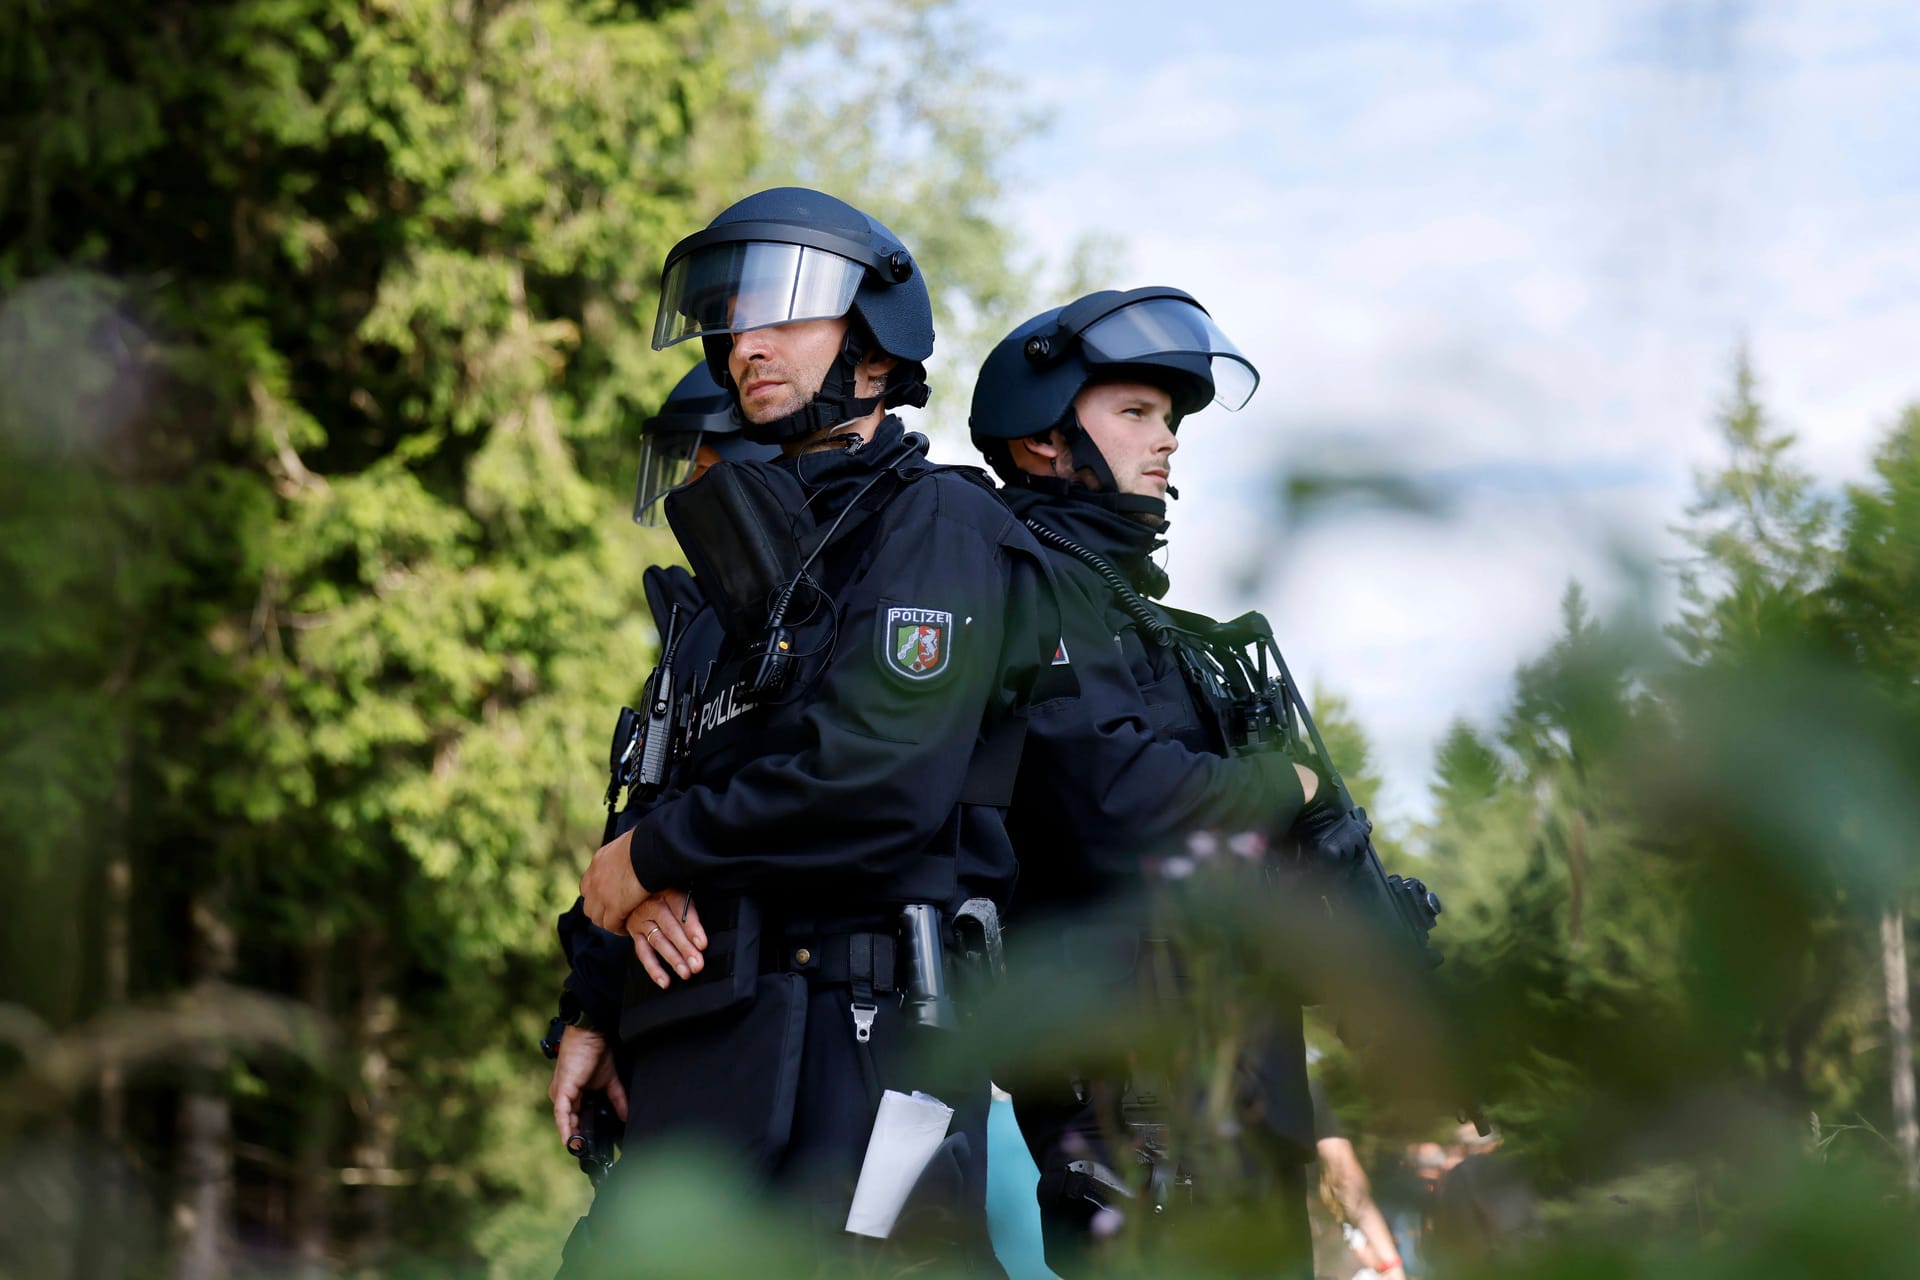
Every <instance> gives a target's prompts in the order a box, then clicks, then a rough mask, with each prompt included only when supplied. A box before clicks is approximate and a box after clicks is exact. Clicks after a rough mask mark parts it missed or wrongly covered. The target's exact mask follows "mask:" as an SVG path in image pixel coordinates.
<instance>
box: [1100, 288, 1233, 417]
mask: <svg viewBox="0 0 1920 1280" xmlns="http://www.w3.org/2000/svg"><path fill="white" fill-rule="evenodd" d="M1080 345H1081V349H1082V350H1083V351H1084V352H1085V353H1086V355H1087V357H1088V361H1089V363H1095V364H1135V363H1144V362H1147V361H1148V360H1149V359H1150V358H1151V357H1153V356H1165V355H1196V356H1204V357H1207V359H1208V365H1209V368H1210V369H1211V371H1212V374H1213V398H1214V400H1216V401H1217V402H1218V403H1220V404H1221V405H1223V406H1225V407H1226V408H1228V409H1239V408H1241V407H1243V406H1244V405H1245V404H1246V403H1247V401H1249V400H1251V399H1252V398H1253V391H1254V388H1255V387H1258V386H1259V385H1260V371H1259V370H1258V369H1255V368H1254V367H1253V361H1251V360H1249V359H1247V358H1246V357H1245V356H1244V355H1242V354H1240V348H1238V347H1236V346H1234V345H1233V342H1232V340H1231V339H1229V338H1228V337H1227V335H1226V334H1224V333H1222V332H1221V331H1220V326H1219V325H1217V324H1215V323H1214V322H1213V317H1212V316H1209V315H1208V314H1207V313H1206V312H1205V311H1202V310H1201V309H1200V308H1199V307H1198V306H1196V305H1195V304H1193V303H1191V302H1188V301H1185V300H1184V299H1181V298H1149V299H1147V300H1146V301H1144V302H1135V303H1132V304H1131V305H1129V306H1125V307H1122V308H1120V309H1119V310H1118V311H1114V312H1110V313H1108V314H1107V315H1104V316H1101V317H1100V318H1099V319H1098V320H1096V321H1094V322H1093V323H1092V324H1090V325H1088V326H1087V327H1086V329H1085V330H1083V331H1082V332H1081V334H1080Z"/></svg>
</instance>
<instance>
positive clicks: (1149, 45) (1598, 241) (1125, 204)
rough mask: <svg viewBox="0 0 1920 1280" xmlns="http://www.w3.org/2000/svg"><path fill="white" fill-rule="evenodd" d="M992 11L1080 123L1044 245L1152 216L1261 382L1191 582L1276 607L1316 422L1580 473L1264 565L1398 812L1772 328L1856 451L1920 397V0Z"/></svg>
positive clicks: (1147, 277) (1068, 138)
mask: <svg viewBox="0 0 1920 1280" xmlns="http://www.w3.org/2000/svg"><path fill="white" fill-rule="evenodd" d="M979 12H980V13H981V15H982V17H983V18H984V20H985V21H987V23H988V24H989V26H990V28H992V29H993V30H994V31H996V32H997V33H998V34H999V36H1000V41H999V43H998V47H999V49H1000V50H1001V56H1002V60H1003V66H1004V67H1005V68H1006V69H1008V70H1009V71H1011V72H1013V73H1014V74H1015V75H1016V76H1017V77H1018V78H1019V79H1020V80H1021V81H1022V82H1023V85H1024V87H1025V89H1026V91H1027V92H1028V93H1029V94H1030V95H1031V96H1032V97H1033V98H1035V99H1036V100H1037V101H1038V102H1039V103H1041V104H1042V106H1043V107H1044V109H1045V111H1046V114H1047V115H1048V117H1049V118H1050V120H1051V121H1052V124H1053V130H1052V132H1051V133H1050V134H1049V135H1047V136H1046V137H1044V138H1041V139H1039V140H1037V141H1035V142H1034V143H1033V144H1032V145H1031V146H1030V148H1029V149H1028V150H1027V152H1026V153H1025V154H1023V155H1022V156H1021V157H1019V162H1018V163H1019V168H1020V170H1021V172H1022V173H1023V174H1025V175H1026V176H1027V178H1028V183H1027V186H1026V189H1025V191H1024V194H1023V196H1022V198H1021V199H1020V200H1019V201H1018V204H1017V209H1016V214H1017V217H1018V219H1019V221H1020V224H1021V225H1022V226H1023V227H1024V228H1025V229H1026V232H1027V234H1028V237H1029V241H1030V243H1031V245H1032V246H1033V247H1034V248H1036V249H1039V250H1041V251H1044V252H1047V253H1049V254H1051V255H1052V256H1054V257H1055V258H1056V259H1057V258H1060V257H1063V256H1064V255H1065V253H1066V252H1067V250H1068V248H1069V247H1070V246H1071V245H1072V244H1073V243H1074V241H1075V240H1076V239H1078V238H1079V237H1080V236H1081V235H1084V234H1086V233H1089V232H1104V233H1109V234H1115V235H1118V236H1120V237H1122V238H1123V239H1124V241H1125V242H1126V244H1127V246H1128V252H1129V256H1130V270H1129V272H1128V278H1127V279H1125V280H1121V281H1115V282H1114V283H1115V284H1116V285H1133V284H1144V283H1169V284H1178V285H1181V286H1182V287H1185V288H1188V289H1190V290H1192V291H1193V292H1194V293H1195V294H1196V295H1197V296H1199V297H1200V298H1201V299H1202V300H1203V301H1204V302H1205V303H1206V304H1207V305H1208V306H1209V308H1210V309H1211V310H1213V312H1214V313H1215V315H1216V317H1217V318H1218V319H1219V320H1220V321H1221V323H1222V326H1223V327H1224V328H1225V329H1226V330H1227V332H1228V333H1230V334H1232V335H1234V337H1235V339H1236V341H1237V342H1239V344H1240V345H1241V347H1242V348H1243V349H1245V350H1246V351H1247V352H1248V353H1249V354H1250V355H1252V356H1253V358H1254V359H1255V360H1256V361H1257V362H1258V363H1259V364H1260V366H1261V368H1262V372H1263V374H1264V375H1265V381H1264V383H1263V386H1262V389H1261V392H1260V394H1259V396H1258V397H1257V398H1256V399H1255V401H1254V404H1253V405H1252V406H1250V407H1249V409H1248V410H1247V411H1246V412H1245V413H1243V414H1241V415H1239V418H1238V419H1237V420H1234V419H1228V418H1227V417H1226V416H1225V415H1224V414H1220V413H1218V412H1217V411H1216V412H1214V413H1210V414H1208V415H1206V416H1204V417H1201V418H1198V419H1196V420H1195V421H1194V422H1193V424H1192V426H1191V427H1190V429H1189V430H1188V431H1187V432H1186V433H1184V435H1185V437H1186V439H1185V441H1184V442H1183V448H1182V452H1181V455H1180V457H1179V459H1178V460H1177V470H1178V473H1179V474H1178V475H1177V476H1176V483H1179V484H1180V485H1181V486H1182V488H1183V489H1184V490H1185V491H1186V493H1187V495H1188V496H1187V498H1186V500H1185V501H1183V502H1182V503H1181V504H1180V508H1179V510H1178V516H1177V519H1178V523H1177V524H1176V527H1175V539H1176V545H1175V548H1174V557H1173V560H1172V568H1173V570H1174V572H1175V581H1176V590H1175V601H1176V603H1180V602H1184V603H1188V604H1190V605H1193V606H1196V607H1200V608H1203V609H1209V610H1213V611H1232V610H1235V609H1237V608H1240V607H1243V606H1244V604H1245V603H1246V601H1244V600H1243V599H1242V598H1241V597H1239V596H1238V595H1237V594H1236V592H1235V589H1234V578H1235V574H1236V573H1237V572H1238V571H1239V569H1240V567H1241V565H1242V564H1243V563H1244V556H1241V558H1235V557H1236V556H1238V555H1240V553H1242V552H1245V551H1246V550H1248V549H1249V548H1251V547H1253V546H1254V545H1256V544H1257V542H1258V540H1259V539H1260V538H1261V537H1272V536H1273V526H1272V525H1271V524H1270V523H1266V522H1264V518H1263V511H1262V502H1261V495H1262V491H1264V490H1271V489H1273V488H1276V487H1277V486H1278V483H1279V479H1278V475H1277V474H1276V470H1275V469H1277V468H1279V467H1281V466H1283V465H1299V464H1300V461H1301V453H1300V450H1301V449H1302V448H1303V447H1305V446H1309V445H1311V446H1312V447H1320V446H1321V445H1324V444H1325V443H1326V442H1327V441H1329V440H1344V441H1345V442H1346V447H1347V448H1348V449H1349V450H1352V449H1363V450H1368V451H1370V455H1371V456H1370V461H1371V463H1372V464H1374V465H1384V466H1396V467H1402V468H1413V469H1416V470H1427V469H1432V468H1444V467H1452V468H1465V469H1466V470H1465V471H1464V472H1460V473H1459V474H1465V475H1468V476H1472V475H1476V474H1478V475H1481V476H1483V477H1484V476H1495V477H1497V476H1500V475H1508V476H1522V477H1531V478H1532V480H1533V482H1534V483H1535V484H1537V485H1548V486H1554V487H1557V490H1558V491H1556V492H1541V493H1524V492H1523V493H1520V494H1516V493H1514V492H1512V491H1511V489H1510V488H1506V489H1503V488H1501V487H1500V486H1499V485H1498V484H1494V483H1485V482H1483V483H1482V485H1481V487H1479V488H1475V489H1473V490H1471V491H1470V492H1468V493H1467V494H1466V495H1465V496H1464V498H1463V504H1464V505H1463V507H1462V509H1461V512H1460V513H1459V516H1458V519H1457V520H1456V521H1454V522H1453V523H1449V524H1444V525H1438V526H1435V525H1412V524H1409V523H1407V522H1405V521H1403V520H1399V519H1389V518H1377V519H1370V520H1368V519H1359V518H1355V519H1351V520H1348V521H1344V522H1342V523H1340V524H1338V525H1330V526H1326V527H1321V528H1316V529H1314V530H1312V531H1310V532H1308V533H1307V534H1304V535H1302V536H1300V537H1299V538H1298V539H1297V540H1295V541H1294V542H1293V543H1290V544H1289V545H1287V546H1284V547H1278V548H1275V549H1274V550H1273V552H1272V554H1273V556H1274V558H1276V559H1277V560H1279V561H1280V562H1281V563H1282V564H1283V565H1284V566H1285V568H1286V573H1285V575H1284V576H1283V577H1282V578H1281V579H1277V580H1275V582H1274V583H1273V584H1272V585H1271V586H1270V587H1269V589H1268V592H1267V594H1266V595H1265V596H1264V597H1263V598H1264V599H1266V600H1267V601H1268V602H1269V603H1271V604H1272V605H1273V606H1274V607H1275V608H1276V609H1278V610H1280V611H1281V612H1283V613H1285V614H1288V615H1290V616H1296V617H1297V616H1302V615H1304V614H1305V613H1308V612H1311V613H1312V614H1313V617H1312V619H1311V621H1310V623H1287V622H1282V620H1281V618H1280V617H1279V616H1276V619H1275V620H1276V622H1278V623H1281V628H1280V629H1281V632H1282V635H1283V637H1296V638H1294V639H1292V640H1290V643H1291V644H1293V645H1294V646H1295V648H1296V651H1297V652H1298V654H1299V656H1300V664H1301V665H1302V666H1303V667H1307V668H1309V669H1310V670H1311V671H1312V672H1313V673H1314V674H1316V675H1321V676H1323V677H1324V678H1325V679H1326V680H1327V681H1328V683H1329V684H1330V685H1332V686H1333V687H1336V688H1339V689H1341V690H1343V691H1345V692H1347V693H1349V694H1350V695H1351V696H1352V698H1353V700H1354V703H1355V706H1356V709H1357V710H1358V711H1359V712H1360V714H1361V716H1362V718H1363V720H1364V721H1365V723H1366V724H1367V725H1368V727H1369V729H1370V730H1371V731H1372V732H1373V733H1374V734H1375V736H1376V737H1377V738H1379V739H1380V745H1381V749H1382V752H1383V755H1384V757H1385V758H1386V760H1387V762H1388V764H1389V767H1390V782H1391V784H1392V797H1393V800H1394V803H1395V804H1396V805H1402V806H1409V807H1414V808H1418V807H1419V806H1420V805H1421V804H1423V803H1424V801H1423V796H1424V770H1425V766H1426V759H1427V752H1428V750H1429V749H1430V746H1431V743H1432V741H1433V739H1434V737H1435V736H1436V735H1437V734H1438V732H1439V731H1440V730H1441V729H1443V728H1444V726H1445V724H1446V722H1447V720H1448V719H1450V718H1451V717H1452V716H1453V715H1454V714H1458V713H1463V712H1464V713H1466V714H1468V715H1470V716H1476V717H1480V716H1485V715H1486V714H1487V713H1488V712H1489V711H1490V709H1491V708H1492V707H1493V705H1494V704H1495V703H1496V702H1497V700H1498V699H1499V698H1500V697H1501V696H1502V695H1503V694H1504V692H1505V688H1506V680H1507V677H1508V675H1509V674H1510V672H1511V670H1512V668H1513V666H1514V664H1515V663H1516V662H1517V661H1519V660H1520V659H1522V658H1524V657H1526V656H1529V655H1530V654H1531V653H1533V652H1534V651H1535V650H1537V649H1538V648H1539V647H1540V646H1541V645H1542V644H1543V643H1544V642H1545V640H1546V639H1547V638H1548V637H1549V636H1550V635H1551V633H1552V631H1553V629H1554V627H1555V626H1556V625H1557V612H1556V611H1557V604H1558V597H1559V594H1560V591H1561V589H1562V587H1563V586H1564V584H1565V581H1566V579H1567V577H1568V576H1569V575H1573V574H1577V575H1579V576H1581V577H1582V578H1583V579H1588V580H1589V582H1590V585H1595V586H1599V587H1602V588H1603V590H1604V589H1605V584H1606V583H1607V582H1609V581H1617V580H1618V579H1619V574H1618V572H1617V568H1616V567H1615V566H1614V565H1613V564H1612V562H1611V560H1610V558H1609V552H1608V550H1607V548H1606V547H1605V546H1604V545H1603V543H1604V536H1603V535H1602V534H1601V533H1600V532H1598V531H1600V530H1612V529H1627V530H1636V529H1637V530H1639V531H1641V534H1642V536H1643V537H1645V538H1646V539H1647V540H1648V541H1649V542H1650V543H1652V544H1653V545H1655V546H1656V547H1658V546H1660V545H1662V540H1663V539H1664V538H1665V534H1664V528H1665V526H1666V525H1667V524H1669V523H1671V522H1672V521H1674V520H1676V519H1678V518H1679V514H1680V508H1681V506H1682V505H1683V504H1684V501H1685V498H1686V492H1687V478H1688V476H1689V474H1690V470H1691V468H1693V467H1695V466H1701V465H1710V464H1712V463H1713V462H1714V461H1716V459H1717V448H1716V444H1715V441H1714V438H1713V435H1712V431H1711V426H1710V418H1711V415H1712V413H1713V411H1714V408H1715V406H1716V405H1717V404H1718V403H1719V401H1720V400H1721V399H1722V398H1723V396H1724V395H1725V393H1726V389H1727V386H1728V381H1729V377H1728V371H1729V363H1730V359H1731V355H1732V351H1733V348H1734V346H1735V344H1736V343H1737V342H1738V341H1740V340H1742V339H1743V338H1745V339H1748V340H1750V341H1751V344H1752V347H1753V351H1754V355H1755V359H1756V364H1757V367H1758V370H1759V373H1760V375H1761V377H1762V379H1763V390H1764V391H1765V393H1766V395H1767V397H1768V400H1769V403H1770V407H1771V408H1772V409H1773V410H1774V412H1775V413H1776V415H1777V417H1778V418H1779V419H1780V420H1781V421H1782V422H1783V423H1785V424H1787V425H1789V426H1792V427H1794V428H1795V429H1796V430H1798V431H1800V433H1801V435H1802V439H1803V449H1802V458H1803V460H1804V461H1805V462H1806V463H1807V464H1808V465H1809V466H1811V467H1812V468H1813V469H1814V470H1815V471H1816V472H1817V473H1818V474H1819V475H1820V476H1821V477H1822V478H1824V479H1826V480H1828V481H1837V480H1844V479H1854V478H1858V477H1860V476H1861V475H1862V474H1864V472H1865V469H1866V466H1867V459H1868V455H1869V453H1870V450H1871V448H1872V447H1873V444H1874V443H1875V441H1876V439H1877V437H1878V435H1879V433H1880V432H1882V431H1883V430H1884V429H1885V427H1886V425H1887V423H1888V422H1889V421H1890V419H1891V418H1892V416H1893V415H1894V414H1895V413H1896V412H1897V411H1898V409H1899V408H1900V407H1901V406H1902V404H1904V403H1905V402H1907V401H1910V400H1914V399H1920V357H1916V355H1915V350H1916V347H1917V346H1920V289H1916V288H1915V287H1914V284H1915V281H1916V280H1917V279H1920V149H1916V148H1914V147H1913V145H1912V143H1911V133H1912V126H1913V121H1915V120H1920V10H1916V9H1915V8H1914V7H1913V6H1912V5H1911V3H1909V2H1905V0H1902V2H1900V3H1878V4H1859V5H1850V6H1840V7H1835V6H1826V5H1806V4H1803V5H1767V6H1749V5H1744V4H1729V5H1721V6H1717V7H1714V8H1711V9H1693V8H1688V7H1685V6H1674V5H1671V4H1667V3H1662V2H1661V0H1633V2H1632V3H1618V2H1612V0H1589V2H1587V3H1575V4H1564V5H1554V6H1541V5H1536V4H1530V3H1521V2H1520V0H1504V2H1502V3H1492V4H1476V5H1472V6H1463V7H1459V8H1455V9H1441V8H1436V7H1435V6H1432V5H1430V4H1424V3H1413V2H1412V0H1370V2H1369V3H1365V4H1362V5H1358V6H1332V7H1330V6H1319V5H1312V4H1308V3H1304V2H1302V3H1297V4H1286V5H1282V6H1279V7H1278V8H1269V7H1266V6H1256V5H1253V4H1251V3H1247V4H1244V5H1229V6H1213V7H1209V8H1208V9H1207V10H1205V11H1204V14H1203V15H1202V17H1201V18H1199V19H1196V20H1192V21H1186V22H1182V23H1179V24H1174V25H1172V26H1170V25H1169V24H1168V23H1167V22H1166V21H1165V17H1164V9H1163V8H1161V7H1158V6H1148V5H1145V4H1144V3H1140V2H1138V0H1124V2H1122V3H1120V4H1118V5H1102V6H1095V5H1092V4H1091V3H1085V2H1084V0H1083V3H1082V4H1079V5H1075V4H1065V5H1055V6H1053V7H1052V8H1050V9H1049V10H1047V14H1046V18H1045V20H1042V19H1040V18H1038V17H1036V16H1035V15H1034V11H1032V10H1031V7H1030V6H1015V5H1013V4H1011V3H1010V0H981V5H980V9H979ZM1057 301H1061V300H1060V299H1051V298H1048V299H1036V300H1035V309H1036V310H1037V309H1038V308H1039V307H1040V306H1043V305H1050V304H1052V303H1054V302H1057ZM1474 468H1480V470H1479V471H1477V472H1476V471H1474V470H1473V469H1474ZM1503 468H1504V470H1502V469H1503ZM1255 472H1258V473H1259V474H1258V475H1254V474H1252V473H1255ZM1585 476H1602V477H1609V476H1612V477H1621V476H1624V477H1627V478H1628V480H1627V481H1623V482H1621V483H1616V484H1611V485H1603V486H1601V487H1599V488H1597V489H1595V490H1593V491H1591V492H1578V490H1580V488H1581V485H1580V484H1579V481H1580V479H1581V477H1585ZM1221 548H1224V549H1226V550H1227V551H1228V552H1231V553H1232V554H1220V553H1219V552H1218V551H1217V550H1216V549H1221ZM1328 566H1333V575H1334V578H1333V580H1334V582H1335V583H1337V591H1338V598H1339V601H1340V604H1339V607H1337V608H1334V609H1332V610H1331V611H1330V612H1331V615H1332V616H1330V617H1328V616H1322V611H1321V610H1319V609H1318V608H1316V607H1315V605H1316V602H1317V601H1318V599H1319V598H1320V596H1319V594H1318V593H1317V592H1316V590H1315V584H1316V583H1318V582H1322V580H1321V579H1318V578H1317V577H1316V574H1318V573H1322V572H1326V571H1327V569H1328ZM1463 600H1464V601H1471V602H1478V604H1477V606H1474V605H1468V604H1463V603H1462V602H1463Z"/></svg>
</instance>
